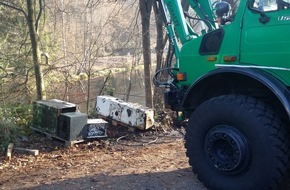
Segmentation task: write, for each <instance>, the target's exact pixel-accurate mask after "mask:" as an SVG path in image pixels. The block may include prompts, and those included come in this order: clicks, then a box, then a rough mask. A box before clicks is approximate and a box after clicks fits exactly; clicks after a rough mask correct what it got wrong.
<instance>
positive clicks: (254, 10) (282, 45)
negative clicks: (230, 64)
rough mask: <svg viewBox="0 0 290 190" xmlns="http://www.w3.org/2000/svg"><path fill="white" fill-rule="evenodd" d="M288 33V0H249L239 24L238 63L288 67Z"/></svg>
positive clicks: (289, 63)
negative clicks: (240, 31) (240, 32)
mask: <svg viewBox="0 0 290 190" xmlns="http://www.w3.org/2000/svg"><path fill="white" fill-rule="evenodd" d="M289 32H290V0H250V1H249V4H248V6H247V8H246V9H245V12H244V18H243V24H242V36H241V46H240V61H241V63H242V64H244V65H251V67H258V68H259V67H260V68H269V69H273V70H272V71H273V72H276V71H277V70H280V69H283V68H285V69H286V70H289V69H290V61H289V56H290V35H289ZM288 75H289V73H288Z"/></svg>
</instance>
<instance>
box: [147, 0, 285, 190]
mask: <svg viewBox="0 0 290 190" xmlns="http://www.w3.org/2000/svg"><path fill="white" fill-rule="evenodd" d="M188 3H189V5H190V9H189V10H188V11H187V10H186V11H185V10H184V9H183V7H182V5H181V2H180V0H157V4H158V7H159V9H160V10H161V11H162V13H163V17H164V20H165V25H166V29H167V33H168V38H169V42H170V46H169V48H168V49H169V50H168V52H169V54H168V56H167V60H166V61H167V64H166V67H165V68H162V69H161V70H159V71H157V72H156V73H155V76H154V77H153V81H154V84H155V85H156V86H158V87H164V88H165V89H166V90H165V91H164V100H165V104H166V105H167V106H168V107H170V108H171V109H172V110H174V111H177V112H180V113H182V116H183V117H184V118H189V121H188V126H187V127H186V135H185V147H186V155H187V157H188V158H189V164H190V165H191V166H192V170H193V172H194V173H196V174H197V176H198V178H199V179H200V181H202V182H203V183H204V185H205V186H206V187H207V188H209V189H213V190H227V189H229V190H233V189H234V190H238V189H240V190H248V189H255V190H256V189H257V190H258V189H259V190H261V189H277V188H279V187H280V185H281V183H282V182H283V180H284V179H285V177H286V175H287V173H288V169H289V164H290V160H289V158H290V150H289V142H290V140H289V129H290V0H242V1H240V0H227V1H226V0H224V1H211V0H188ZM192 15H194V16H192ZM195 15H196V16H195ZM190 20H192V22H191V21H190ZM197 22H199V23H202V24H201V27H199V31H197V30H196V29H194V27H192V25H191V23H197ZM164 73H165V74H164ZM164 75H165V76H168V80H167V79H166V80H162V78H164ZM162 76H163V77H162Z"/></svg>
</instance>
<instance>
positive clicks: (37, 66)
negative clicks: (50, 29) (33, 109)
mask: <svg viewBox="0 0 290 190" xmlns="http://www.w3.org/2000/svg"><path fill="white" fill-rule="evenodd" d="M36 4H37V2H36V0H26V7H27V12H25V10H24V9H23V8H22V7H17V6H16V5H15V4H13V3H9V2H8V1H7V2H5V1H3V2H0V5H3V6H6V7H8V8H11V9H14V10H16V11H18V12H20V13H22V14H23V15H24V16H25V18H26V22H27V25H28V28H29V35H30V41H31V50H32V58H33V65H34V73H35V79H36V90H37V99H38V100H42V99H45V98H46V95H45V86H44V81H43V73H42V67H41V52H40V49H39V36H38V32H39V22H40V18H41V15H42V11H43V5H42V0H38V6H36ZM36 7H38V12H36V10H35V9H36Z"/></svg>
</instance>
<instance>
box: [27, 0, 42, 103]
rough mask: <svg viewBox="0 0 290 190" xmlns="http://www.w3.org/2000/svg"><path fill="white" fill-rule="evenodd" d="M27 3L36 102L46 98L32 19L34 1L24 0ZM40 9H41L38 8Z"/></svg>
mask: <svg viewBox="0 0 290 190" xmlns="http://www.w3.org/2000/svg"><path fill="white" fill-rule="evenodd" d="M26 2H27V24H28V27H29V34H30V41H31V47H32V58H33V64H34V72H35V80H36V91H37V100H43V99H45V98H46V95H45V87H44V81H43V73H42V68H41V58H40V50H39V46H38V41H39V40H38V36H37V31H36V28H35V27H36V25H35V19H34V11H35V10H34V3H35V1H34V0H26ZM40 8H42V7H40Z"/></svg>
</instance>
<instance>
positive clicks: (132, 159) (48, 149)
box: [0, 137, 205, 190]
mask: <svg viewBox="0 0 290 190" xmlns="http://www.w3.org/2000/svg"><path fill="white" fill-rule="evenodd" d="M119 142H121V141H119ZM122 142H125V143H127V141H122ZM128 142H129V141H128ZM154 142H155V143H152V144H149V145H146V146H135V145H136V144H133V146H124V145H122V144H119V143H116V141H115V143H112V142H110V143H109V142H108V141H94V142H89V143H83V144H79V145H74V146H73V147H70V148H58V146H56V145H55V144H53V143H51V142H48V140H47V139H42V140H41V141H40V142H37V143H39V144H38V147H39V148H40V152H41V153H40V155H39V156H37V157H34V156H27V155H16V154H14V157H13V158H12V160H11V161H10V162H7V161H3V157H1V160H0V189H113V190H123V189H124V190H130V189H132V190H135V189H136V190H155V189H158V190H163V189H164V190H165V189H166V190H167V189H172V190H173V189H174V190H176V189H187V190H191V189H192V190H201V189H205V188H204V187H203V186H202V184H201V183H200V182H199V181H198V180H197V179H196V177H195V175H194V174H193V173H192V172H191V169H190V167H189V165H188V163H187V158H186V156H185V150H184V145H183V138H182V137H174V138H168V137H166V138H159V139H158V140H157V141H154ZM37 143H34V146H35V145H37ZM138 143H139V144H140V142H138ZM139 144H138V145H139Z"/></svg>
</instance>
